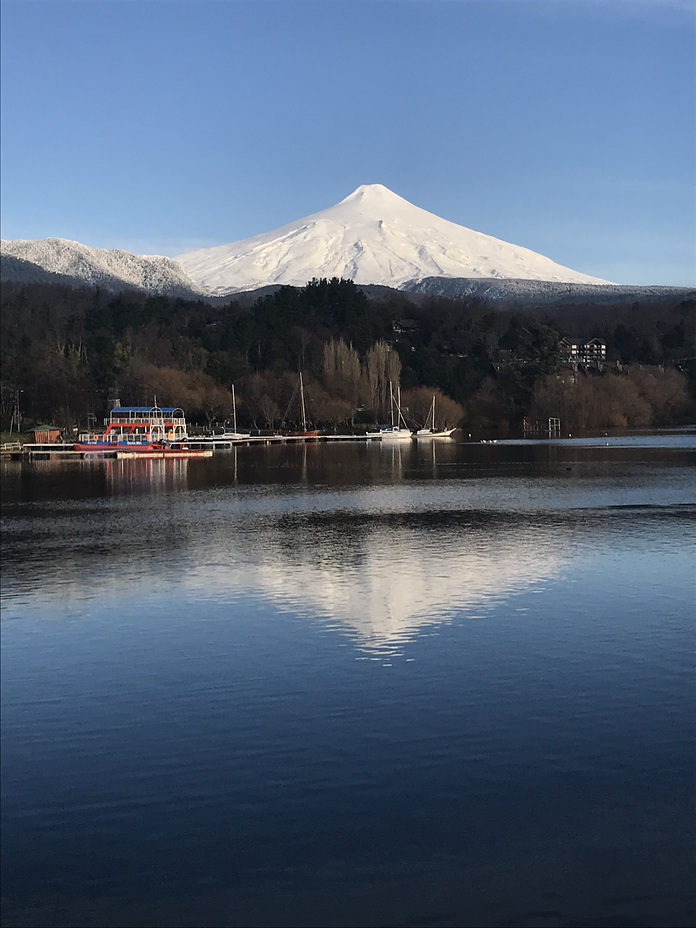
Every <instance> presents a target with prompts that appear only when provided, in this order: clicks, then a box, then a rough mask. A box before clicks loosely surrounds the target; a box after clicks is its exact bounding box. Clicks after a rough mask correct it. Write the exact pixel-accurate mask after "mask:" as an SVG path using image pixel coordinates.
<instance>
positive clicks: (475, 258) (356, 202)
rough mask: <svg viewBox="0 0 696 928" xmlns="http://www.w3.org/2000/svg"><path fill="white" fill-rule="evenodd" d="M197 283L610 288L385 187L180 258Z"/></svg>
mask: <svg viewBox="0 0 696 928" xmlns="http://www.w3.org/2000/svg"><path fill="white" fill-rule="evenodd" d="M176 260H177V261H178V262H179V264H180V265H181V266H182V268H183V269H184V271H185V272H186V273H187V274H188V275H189V276H190V277H191V279H192V280H193V281H194V283H195V284H196V286H198V287H200V288H201V289H202V290H205V291H206V292H207V293H209V294H214V295H216V296H223V295H226V294H232V293H235V292H239V291H244V290H254V289H257V288H259V287H263V286H267V285H269V284H288V285H291V286H304V285H305V284H306V283H307V281H308V280H311V279H312V278H314V277H326V278H332V277H343V278H348V279H351V280H353V281H354V282H355V283H356V284H381V285H383V286H388V287H393V288H397V289H398V288H404V289H411V288H412V287H413V286H414V284H415V283H416V282H417V281H419V280H422V279H424V278H429V277H457V278H494V279H495V278H497V279H501V280H505V279H511V278H513V279H520V278H522V279H528V280H539V281H541V280H543V281H554V282H562V283H586V284H606V283H608V281H605V280H602V279H600V278H598V277H591V276H590V275H588V274H582V273H580V272H579V271H574V270H572V269H571V268H567V267H563V266H562V265H560V264H557V263H556V262H555V261H552V260H551V259H550V258H546V257H544V256H543V255H539V254H537V253H536V252H534V251H531V250H530V249H528V248H523V247H522V246H520V245H512V244H510V243H509V242H504V241H502V240H501V239H497V238H494V237H493V236H491V235H484V234H483V233H482V232H475V231H473V230H472V229H467V228H466V227H465V226H460V225H457V223H454V222H450V221H449V220H447V219H441V218H440V217H439V216H436V215H435V214H434V213H429V212H428V211H427V210H424V209H421V208H420V207H418V206H414V205H413V204H412V203H409V202H408V201H407V200H405V199H403V197H400V196H398V195H397V194H395V193H393V192H392V191H391V190H389V189H388V188H387V187H384V186H383V185H382V184H366V185H363V186H361V187H358V188H357V190H355V191H354V192H353V193H351V194H350V195H349V196H347V197H346V198H345V199H344V200H341V202H340V203H337V204H336V205H335V206H331V207H329V208H328V209H324V210H321V211H320V212H318V213H313V214H312V215H310V216H306V217H304V218H303V219H298V220H297V221H295V222H292V223H289V224H287V225H284V226H281V227H280V228H278V229H275V230H273V231H272V232H267V233H264V234H262V235H256V236H253V237H252V238H247V239H243V240H241V241H238V242H231V243H230V244H227V245H217V246H215V247H213V248H202V249H198V250H196V251H190V252H186V253H184V254H182V255H178V256H177V259H176Z"/></svg>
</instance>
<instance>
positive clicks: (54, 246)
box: [1, 238, 200, 298]
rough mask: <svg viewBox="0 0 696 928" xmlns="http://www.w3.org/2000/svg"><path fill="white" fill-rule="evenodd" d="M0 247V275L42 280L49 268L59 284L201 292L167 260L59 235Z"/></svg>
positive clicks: (182, 293) (168, 293)
mask: <svg viewBox="0 0 696 928" xmlns="http://www.w3.org/2000/svg"><path fill="white" fill-rule="evenodd" d="M1 250H2V259H3V272H2V273H3V279H14V280H21V281H22V282H24V283H43V282H44V281H45V274H46V272H48V273H49V274H52V275H60V281H61V282H62V283H71V284H72V285H73V286H86V287H103V288H104V289H106V290H113V291H119V290H128V289H136V290H145V291H147V292H148V293H158V294H162V295H164V296H181V297H187V298H193V297H197V296H200V291H199V290H198V289H197V288H196V286H195V285H194V284H193V282H192V281H191V280H190V279H189V278H188V277H187V276H186V274H185V272H184V271H183V270H182V268H181V267H180V266H179V265H178V264H177V263H176V261H174V260H173V259H172V258H164V257H159V256H153V255H132V254H130V253H129V252H127V251H121V250H120V249H105V248H90V247H89V246H88V245H81V244H80V243H79V242H71V241H69V240H68V239H63V238H45V239H39V240H35V241H21V240H20V241H3V242H2V243H1ZM12 259H17V260H15V261H13V260H12ZM19 262H22V263H21V264H20V263H19Z"/></svg>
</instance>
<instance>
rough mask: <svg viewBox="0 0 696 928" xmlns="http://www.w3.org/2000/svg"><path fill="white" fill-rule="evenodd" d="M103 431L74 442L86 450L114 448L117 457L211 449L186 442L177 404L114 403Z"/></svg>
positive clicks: (204, 453) (179, 454) (187, 454)
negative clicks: (198, 447) (168, 405)
mask: <svg viewBox="0 0 696 928" xmlns="http://www.w3.org/2000/svg"><path fill="white" fill-rule="evenodd" d="M104 424H105V425H106V431H105V432H104V433H103V434H102V435H93V436H92V437H91V438H90V439H88V440H86V441H79V442H76V443H75V444H74V445H73V448H74V450H75V451H82V452H84V453H85V454H94V453H97V454H98V453H103V452H105V451H116V452H117V453H118V455H119V457H121V456H123V457H125V456H128V457H131V456H134V457H135V456H138V457H140V456H144V457H165V456H166V457H209V456H210V455H211V454H212V451H210V450H201V451H197V450H193V449H191V448H188V447H187V445H186V444H185V442H186V439H187V437H188V436H187V431H186V417H185V416H184V411H183V409H181V408H179V407H178V406H170V407H164V406H158V405H157V402H156V401H155V405H154V406H114V408H113V409H112V410H111V413H110V415H109V418H108V419H107V420H105V423H104Z"/></svg>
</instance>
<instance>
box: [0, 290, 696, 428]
mask: <svg viewBox="0 0 696 928" xmlns="http://www.w3.org/2000/svg"><path fill="white" fill-rule="evenodd" d="M571 336H572V337H579V338H581V339H589V338H590V337H596V338H599V339H601V340H602V341H604V342H605V343H606V346H607V359H606V363H604V364H603V365H602V366H601V368H600V367H597V368H594V367H592V366H590V367H583V366H580V367H579V368H577V369H574V370H571V369H569V368H568V367H567V366H564V365H563V363H562V361H561V356H560V353H559V340H560V339H561V338H562V337H571ZM695 355H696V303H695V302H694V301H693V300H684V299H683V298H682V299H679V298H675V299H673V300H671V301H670V300H669V299H667V298H665V299H662V300H653V301H650V300H646V301H643V302H640V303H634V304H633V305H632V306H625V305H623V306H618V305H617V306H611V305H609V306H607V305H602V306H599V305H591V304H588V305H580V306H578V305H573V306H572V307H570V306H562V305H559V306H558V307H556V308H549V307H548V306H545V307H543V308H542V307H538V308H536V307H534V306H530V307H529V308H528V309H527V310H525V312H521V311H519V310H508V311H506V310H501V309H493V308H492V307H491V306H489V305H487V304H486V303H485V302H484V301H483V300H481V299H480V298H468V299H445V298H442V297H432V298H427V299H425V300H423V299H420V300H417V301H416V300H413V299H409V295H408V294H407V293H398V292H393V293H392V294H390V295H389V296H388V297H387V298H386V299H370V298H368V296H366V294H365V293H364V292H363V291H362V290H361V289H360V288H359V287H357V286H356V285H355V284H353V283H352V281H349V280H339V279H333V280H330V281H328V280H314V281H311V282H309V283H308V284H307V285H306V286H305V287H303V288H295V287H282V288H280V290H278V291H277V292H275V293H273V294H270V295H267V296H264V297H261V298H260V299H258V300H257V301H256V302H255V303H254V304H253V305H252V306H250V307H249V306H245V305H243V304H242V303H241V302H237V301H234V300H233V301H231V302H229V303H227V304H224V305H220V304H218V305H211V304H209V303H206V302H204V301H189V300H183V299H174V298H166V297H159V296H149V295H147V294H145V293H140V292H123V293H120V294H113V293H109V292H106V291H103V290H90V289H83V290H76V289H72V288H70V287H67V286H62V285H48V284H31V285H30V284H17V283H11V282H8V283H4V284H3V287H2V423H1V426H2V429H3V430H5V431H6V430H7V429H8V428H9V427H10V424H11V422H13V423H14V425H15V427H16V419H13V416H15V414H16V408H17V405H18V401H19V405H20V409H21V412H22V414H23V420H22V426H23V427H25V428H26V427H27V425H30V424H38V423H49V422H51V423H54V424H55V425H57V426H58V427H60V428H61V429H63V430H64V431H65V432H66V434H67V433H68V432H69V431H71V430H73V429H74V428H75V427H78V428H80V429H88V428H92V427H94V426H95V425H97V426H99V425H100V424H101V422H102V420H103V417H104V416H106V415H107V414H108V410H109V408H110V403H111V402H112V401H113V400H114V399H115V398H117V397H118V398H119V399H120V400H121V401H122V402H123V403H127V404H133V405H143V404H149V403H151V402H153V399H154V397H155V396H157V399H158V401H159V402H160V403H161V404H163V405H178V406H182V407H183V408H184V409H185V410H186V413H187V417H188V418H189V420H190V421H192V422H197V423H198V424H199V425H201V426H207V427H214V426H215V425H217V424H220V425H221V424H222V423H223V422H225V421H228V420H229V419H230V416H231V414H232V392H231V389H232V385H233V384H234V386H235V393H236V397H237V418H238V421H239V423H240V425H243V426H244V427H246V428H257V429H275V428H279V427H281V426H284V427H288V428H292V427H295V426H297V425H298V424H299V416H298V412H297V410H296V409H294V408H293V405H292V403H291V399H292V395H293V392H294V390H295V388H296V384H297V374H298V372H299V371H302V373H303V378H304V386H305V396H306V400H307V412H308V415H309V417H310V419H311V421H312V424H313V426H315V427H321V428H324V429H329V430H334V431H343V430H350V431H353V430H359V429H361V428H362V429H364V428H365V427H367V426H368V425H373V424H375V423H379V422H385V421H387V417H388V415H389V409H388V406H389V388H388V385H389V384H390V383H393V384H399V385H400V387H401V390H402V399H403V406H404V407H405V409H406V412H407V417H408V418H409V419H410V423H409V424H413V425H414V426H417V425H422V424H423V422H424V420H425V416H426V414H427V410H428V409H429V406H430V402H431V398H432V396H433V395H436V396H437V408H438V410H439V412H440V416H441V418H442V420H443V421H442V423H441V424H442V425H444V424H445V423H446V424H448V425H450V426H452V425H455V424H460V425H461V426H463V427H464V428H468V429H469V431H472V429H474V430H484V429H485V430H489V431H496V432H499V433H501V434H505V433H508V432H510V431H512V430H515V429H517V428H519V426H520V424H521V421H522V419H523V417H525V416H531V417H536V418H543V417H545V416H552V415H553V416H560V417H561V418H562V420H563V424H564V428H566V427H567V428H569V429H577V428H593V427H640V426H660V425H672V424H678V423H682V422H687V421H694V420H695V419H696V361H695V360H694V356H695Z"/></svg>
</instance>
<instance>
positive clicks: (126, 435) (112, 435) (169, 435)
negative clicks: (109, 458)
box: [103, 406, 187, 442]
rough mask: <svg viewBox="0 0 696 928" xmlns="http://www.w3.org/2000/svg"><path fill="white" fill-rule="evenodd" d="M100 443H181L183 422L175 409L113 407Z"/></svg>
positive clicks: (177, 408)
mask: <svg viewBox="0 0 696 928" xmlns="http://www.w3.org/2000/svg"><path fill="white" fill-rule="evenodd" d="M104 424H105V425H106V432H104V438H103V441H108V442H124V441H127V442H139V441H142V442H151V441H185V440H186V437H187V432H186V418H185V416H184V410H183V409H180V408H179V407H178V406H169V407H164V406H114V408H113V409H112V410H111V413H110V415H109V418H108V419H106V420H105V421H104Z"/></svg>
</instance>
